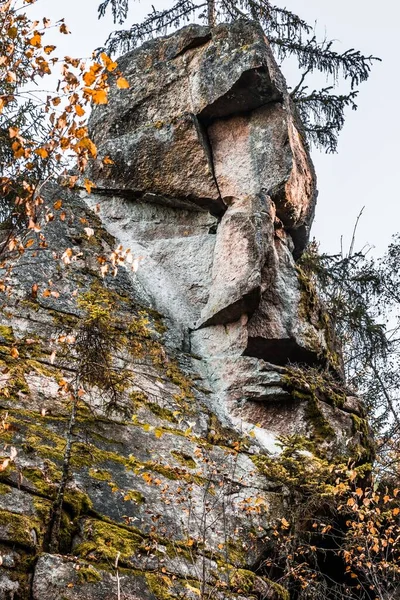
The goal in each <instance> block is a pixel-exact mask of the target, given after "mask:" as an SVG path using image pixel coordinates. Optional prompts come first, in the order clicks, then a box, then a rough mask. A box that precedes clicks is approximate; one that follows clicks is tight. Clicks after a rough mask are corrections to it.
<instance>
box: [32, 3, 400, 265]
mask: <svg viewBox="0 0 400 600" xmlns="http://www.w3.org/2000/svg"><path fill="white" fill-rule="evenodd" d="M99 1H100V0H39V2H38V3H37V4H36V5H35V6H34V8H33V10H34V12H35V16H39V17H41V16H44V15H45V16H48V17H49V18H51V19H52V20H53V21H55V20H57V19H60V18H62V17H65V19H66V22H67V24H68V26H69V28H70V30H71V32H72V33H71V35H69V36H61V37H58V36H57V39H56V40H55V42H54V43H56V44H57V46H58V48H59V52H61V53H63V54H68V55H70V56H89V55H90V54H91V52H92V50H93V49H94V48H95V47H97V46H99V45H101V44H102V43H103V42H104V40H105V38H106V37H107V35H108V33H109V32H110V31H111V30H112V29H113V28H114V26H113V23H112V20H111V18H104V19H102V20H100V21H98V20H97V6H98V4H99ZM276 1H277V3H278V0H276ZM152 4H154V5H155V6H156V8H160V7H164V6H168V5H169V4H170V2H167V0H161V1H160V2H158V3H157V1H156V0H151V1H149V0H142V1H141V2H133V1H132V2H131V12H130V18H129V19H128V21H127V23H126V26H128V25H129V24H130V23H132V22H137V21H140V20H141V19H142V18H143V16H144V15H145V14H147V13H148V12H149V11H150V10H151V5H152ZM279 4H282V5H284V6H286V7H287V8H290V9H292V10H293V11H295V12H297V13H298V14H299V15H301V16H302V17H303V18H305V19H306V20H307V21H309V22H312V23H313V22H314V21H315V20H316V21H317V23H318V31H320V32H321V34H322V35H323V34H324V32H325V31H326V34H327V36H328V37H329V38H334V39H335V40H337V49H339V50H342V51H343V50H346V49H348V48H356V49H360V50H361V51H362V52H363V53H365V54H374V55H376V56H379V57H381V58H382V59H383V62H382V63H377V64H376V66H375V67H374V68H373V71H372V75H371V77H370V79H369V81H368V82H367V83H364V84H362V86H361V90H360V95H359V99H358V104H359V110H358V111H357V112H353V111H350V112H349V114H348V118H347V121H346V124H345V127H344V130H343V132H342V134H341V138H340V142H339V148H338V154H337V155H324V154H321V153H320V152H317V151H314V152H313V158H314V163H315V166H316V170H317V176H318V188H319V200H318V206H317V212H316V219H315V223H314V227H313V234H314V235H315V237H316V238H317V239H318V240H319V241H320V242H321V249H322V250H323V251H327V252H336V251H338V250H339V248H340V236H341V235H343V236H344V245H345V247H346V245H348V244H349V242H350V238H351V234H352V230H353V227H354V223H355V220H356V217H357V215H358V213H359V212H360V210H361V208H362V207H363V206H365V210H364V214H363V217H362V219H361V222H360V225H359V228H358V235H357V240H358V244H357V246H358V248H360V247H362V246H363V245H364V244H371V245H373V246H375V251H374V253H376V254H381V253H383V251H384V250H385V247H386V246H387V244H388V243H389V241H390V237H391V235H392V234H394V233H397V232H398V231H400V202H399V200H400V198H399V185H398V182H397V177H398V172H399V147H398V140H399V138H400V120H399V116H398V115H399V109H398V104H399V92H400V81H399V58H400V56H399V54H400V53H399V43H398V40H399V33H400V3H398V2H396V1H395V0H381V1H380V3H379V6H376V5H375V3H372V2H365V0H335V1H332V0H282V2H279ZM51 35H52V34H51ZM291 75H292V73H287V76H288V79H289V80H290V76H291ZM290 83H292V84H293V83H294V82H293V81H291V82H290Z"/></svg>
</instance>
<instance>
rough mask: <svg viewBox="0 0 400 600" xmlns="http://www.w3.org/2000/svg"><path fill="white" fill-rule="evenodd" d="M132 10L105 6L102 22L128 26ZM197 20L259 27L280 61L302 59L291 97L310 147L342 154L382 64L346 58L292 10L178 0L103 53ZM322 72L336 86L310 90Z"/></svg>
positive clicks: (124, 3)
mask: <svg viewBox="0 0 400 600" xmlns="http://www.w3.org/2000/svg"><path fill="white" fill-rule="evenodd" d="M128 9H129V0H103V1H102V2H101V4H100V6H99V9H98V10H99V17H102V16H104V15H105V14H106V12H107V10H111V12H112V15H113V18H114V22H115V23H119V24H122V23H124V22H125V21H126V19H127V18H128ZM194 18H195V19H196V20H197V21H198V22H205V23H207V24H208V25H209V26H211V27H213V26H215V25H216V24H217V23H218V22H230V21H233V20H236V19H239V18H246V19H251V20H255V21H258V22H259V23H260V25H261V26H262V27H263V29H264V31H265V33H266V35H267V37H268V39H269V41H270V43H271V46H272V49H273V50H274V52H275V54H276V57H277V59H278V60H279V61H283V60H284V59H286V58H289V57H291V56H294V57H295V58H296V59H297V62H298V66H299V71H300V78H299V82H298V83H297V85H295V86H293V87H292V88H291V96H292V99H293V101H294V102H295V103H296V105H297V107H298V110H299V113H300V116H301V119H302V121H303V125H304V130H305V133H306V135H307V138H308V140H309V142H310V144H311V145H314V146H316V147H318V148H320V149H324V150H325V151H326V152H336V150H337V143H338V135H339V133H340V131H341V129H342V127H343V125H344V120H345V111H346V109H348V108H350V109H353V110H356V109H357V104H356V98H357V95H358V89H357V88H358V87H359V85H360V83H362V82H363V81H366V80H367V79H368V77H369V75H370V71H371V66H372V64H373V62H374V61H376V60H379V59H377V58H376V57H374V56H372V55H370V56H365V55H363V54H362V53H361V52H360V51H358V50H354V49H353V48H351V49H349V50H347V51H345V52H342V53H340V52H337V51H335V50H334V48H333V42H332V41H328V40H326V39H324V40H318V39H317V37H316V35H315V30H314V27H312V26H311V25H310V24H308V23H307V22H306V21H304V20H303V19H302V18H301V17H300V16H298V15H297V14H295V13H293V12H291V11H290V10H287V9H286V8H281V7H279V6H274V5H273V4H271V3H270V0H207V1H203V0H197V2H196V0H177V1H176V2H175V3H174V4H173V5H172V6H171V7H170V8H168V9H164V10H157V9H156V8H155V7H154V6H152V11H151V12H150V14H149V15H148V16H147V17H146V18H145V19H144V20H143V21H142V22H141V23H135V24H134V25H132V26H131V27H130V28H129V29H126V30H120V31H115V32H113V33H112V34H111V35H110V36H109V38H108V40H107V42H106V44H105V48H104V49H102V50H106V51H107V52H108V53H110V54H113V55H115V54H119V53H124V52H127V51H129V50H132V49H133V48H136V47H137V46H138V45H140V44H141V43H142V42H144V41H146V40H148V39H151V38H153V37H155V36H157V35H162V34H166V33H168V32H169V31H171V29H174V28H177V27H180V26H181V25H183V24H185V23H188V22H189V21H190V20H192V19H194ZM316 71H319V72H321V73H323V74H325V75H326V76H327V78H328V80H329V81H330V85H328V86H326V87H324V88H323V89H312V88H311V89H310V88H309V85H308V84H307V81H308V80H309V76H310V75H312V73H314V72H316ZM340 80H345V81H346V82H347V83H348V84H349V86H348V90H347V92H346V93H341V94H337V93H335V88H336V87H337V85H338V83H339V81H340Z"/></svg>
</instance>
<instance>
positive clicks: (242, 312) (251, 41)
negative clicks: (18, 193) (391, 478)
mask: <svg viewBox="0 0 400 600" xmlns="http://www.w3.org/2000/svg"><path fill="white" fill-rule="evenodd" d="M119 69H120V70H121V71H123V73H124V76H125V77H126V78H127V79H128V80H129V82H130V88H129V89H128V90H122V91H121V90H117V88H116V87H112V89H111V94H110V102H109V104H108V105H106V106H104V107H100V108H96V109H95V110H94V112H93V116H92V118H91V129H92V135H93V137H94V139H95V141H96V144H97V147H98V150H99V157H100V159H101V158H102V157H104V156H106V155H107V156H109V157H110V158H111V159H112V161H113V163H112V164H103V163H101V160H100V159H99V161H98V163H96V164H94V165H93V166H92V167H91V169H92V172H91V174H90V178H91V179H93V180H94V181H95V183H96V186H97V187H96V190H93V192H92V194H90V195H88V194H87V193H86V192H85V190H80V189H75V190H69V189H67V188H65V187H62V186H59V185H56V184H54V185H48V186H47V187H46V189H45V190H44V192H43V196H44V200H45V206H44V211H45V210H46V208H48V209H49V210H52V212H54V211H55V208H54V207H55V206H58V208H59V207H60V203H59V200H61V201H62V213H61V215H56V218H55V219H54V220H50V222H49V223H48V224H47V225H46V227H45V228H44V232H45V236H46V243H47V246H46V247H45V248H44V247H42V248H41V250H40V251H39V252H34V247H33V250H32V252H31V253H30V254H29V256H28V257H27V255H22V256H19V257H17V258H15V264H14V270H13V272H12V274H11V275H10V278H9V280H8V285H9V286H10V290H12V293H7V294H5V295H4V298H2V312H1V314H0V367H1V375H0V377H1V392H0V416H1V418H0V465H1V468H0V600H28V599H30V600H31V599H33V600H50V599H51V600H78V599H80V600H81V599H82V600H95V599H103V600H111V599H112V598H115V599H116V600H117V599H119V598H123V599H124V600H133V599H135V600H136V599H139V600H142V599H143V600H147V599H148V600H154V599H158V600H173V598H182V597H185V598H193V599H195V598H198V597H199V595H200V596H201V595H202V594H203V595H204V594H205V593H207V595H208V596H209V595H211V594H212V595H213V596H215V597H216V598H220V599H221V600H223V599H224V598H228V597H229V598H230V599H235V598H237V599H238V600H239V599H244V598H261V597H262V598H266V599H267V600H268V599H269V600H278V599H279V598H287V594H286V592H285V590H284V589H283V588H282V587H281V586H280V585H277V584H276V582H273V581H270V580H269V579H268V578H267V577H266V576H265V574H263V573H262V571H260V570H259V569H258V566H259V565H260V557H262V556H264V557H265V554H266V552H267V548H268V544H269V541H268V540H269V538H270V530H271V527H272V525H273V523H274V519H276V518H279V516H280V515H282V514H283V512H282V511H283V509H284V493H283V492H282V487H281V484H279V483H278V482H277V481H274V480H273V478H268V476H267V475H266V474H265V470H263V469H261V470H259V468H258V467H259V465H260V461H259V460H258V459H259V458H260V456H261V457H263V456H271V455H273V454H274V453H276V452H277V451H278V446H277V438H278V436H281V435H297V436H300V437H303V438H304V439H307V440H308V441H309V442H310V443H311V447H312V443H313V442H314V443H315V452H316V453H318V452H319V453H321V452H324V453H325V455H326V456H334V455H338V454H343V453H347V454H348V453H354V456H355V457H356V458H357V459H359V460H365V457H366V450H365V447H364V446H365V442H366V439H365V424H364V420H363V413H362V408H361V407H360V404H359V402H358V401H357V399H354V398H350V397H348V398H346V397H345V396H344V395H342V396H341V397H340V398H339V401H338V398H337V397H336V396H335V395H334V394H332V393H330V390H331V388H330V387H329V385H326V386H325V387H324V389H320V390H316V391H314V390H313V389H312V390H311V389H308V388H307V386H308V383H307V382H305V383H304V382H303V383H301V381H300V380H299V375H298V373H297V371H296V369H294V368H293V366H292V364H293V363H305V364H307V365H308V366H311V367H312V366H314V367H321V368H325V369H327V370H330V371H331V372H332V373H334V376H336V377H339V374H340V357H339V356H338V355H337V353H336V351H335V348H334V347H333V342H332V335H331V332H330V330H329V323H328V320H327V317H326V316H325V315H324V313H323V310H322V309H321V306H320V304H319V302H318V299H317V298H316V297H315V294H314V292H313V289H312V285H311V284H310V282H309V281H308V280H307V279H306V277H305V275H304V274H303V273H302V272H301V270H300V269H299V268H298V267H297V266H296V263H295V259H297V258H298V257H299V256H300V255H301V253H302V251H303V249H304V246H305V243H306V241H307V237H308V232H309V227H310V225H311V221H312V217H313V213H314V207H315V199H316V191H315V177H314V172H313V167H312V164H311V161H310V158H309V155H308V152H307V149H306V146H305V144H304V141H303V138H302V133H301V127H300V126H299V124H298V122H297V117H296V113H295V110H294V108H293V106H292V104H291V101H290V98H289V96H288V93H287V90H286V86H285V82H284V80H283V77H282V75H281V73H280V72H279V70H278V68H277V66H276V64H275V61H274V59H273V56H272V54H271V51H270V49H269V46H268V42H267V40H266V39H265V38H264V36H263V33H262V31H261V30H260V29H259V27H258V26H257V25H255V24H254V23H249V22H237V23H234V24H231V25H220V26H218V27H216V28H215V29H213V30H212V31H210V30H209V29H208V28H204V27H200V26H189V27H186V28H184V29H182V30H181V31H179V32H177V33H175V34H173V35H172V36H170V37H167V38H162V39H159V40H155V41H152V42H149V43H147V44H145V45H144V46H142V47H141V48H140V49H138V50H136V51H134V52H132V53H129V54H127V55H125V56H124V57H122V58H121V59H120V61H119ZM108 162H109V161H108ZM94 206H96V207H98V206H99V207H100V211H99V212H98V210H97V208H96V211H92V210H91V208H93V207H94ZM59 217H61V218H59ZM88 228H89V230H90V229H93V230H94V232H95V233H94V235H93V236H92V235H89V236H88ZM119 244H122V245H123V246H124V247H125V248H130V249H131V251H132V253H133V254H134V256H135V257H136V259H138V261H139V269H138V270H137V272H135V273H132V272H131V271H130V270H129V269H125V268H124V267H120V269H119V270H118V273H117V275H116V276H115V277H114V276H112V275H106V276H105V277H102V276H101V274H100V267H101V266H102V265H104V264H107V257H108V256H109V255H110V254H111V252H112V251H113V249H115V247H117V246H118V245H119ZM66 249H70V251H69V252H68V253H67V255H65V254H64V252H65V250H66ZM63 256H64V260H63V259H62V257H63ZM65 256H67V259H65ZM103 274H104V273H103ZM36 286H37V287H36ZM93 306H94V307H95V309H96V310H100V309H102V308H104V307H105V306H106V307H107V310H109V323H110V327H111V328H112V331H113V335H114V337H115V336H116V335H118V336H120V337H119V338H118V341H117V343H116V344H115V348H114V353H115V356H114V357H113V359H114V362H115V364H116V365H117V366H118V369H119V371H120V372H123V373H125V374H126V378H125V379H124V385H123V386H122V385H121V386H120V389H119V395H118V399H117V401H115V398H114V402H113V403H110V401H109V399H108V397H107V394H106V393H105V391H104V389H102V388H101V387H99V386H97V387H96V386H95V387H93V389H90V390H89V391H88V390H86V392H85V395H84V396H83V397H82V398H81V399H80V400H79V406H78V412H77V416H76V422H75V425H74V427H73V430H72V456H71V461H70V469H69V470H70V474H69V475H70V476H69V480H68V484H67V488H66V492H65V496H64V502H63V506H62V515H61V528H60V535H59V548H58V549H57V550H54V548H53V547H52V544H51V535H50V533H51V530H52V527H53V526H54V506H55V504H54V503H55V500H56V498H57V492H58V490H59V484H60V481H61V479H62V469H63V461H64V458H65V448H66V443H67V437H66V436H67V431H68V427H69V425H68V424H69V423H70V418H71V399H70V396H69V395H68V394H67V393H66V392H65V390H66V382H67V383H68V382H69V381H74V380H75V379H76V375H77V373H79V360H78V355H77V351H76V349H74V344H75V342H76V339H77V337H78V339H79V335H81V333H82V331H84V328H85V327H87V326H88V325H87V323H88V314H89V313H88V311H90V310H91V308H90V307H92V308H93ZM96 314H97V313H96ZM118 332H119V333H118ZM99 335H100V334H99ZM55 349H57V352H55ZM15 350H17V352H16V351H15ZM321 378H322V379H323V375H321ZM309 387H310V386H309ZM363 431H364V433H363ZM310 456H311V455H310Z"/></svg>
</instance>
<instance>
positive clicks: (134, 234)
mask: <svg viewBox="0 0 400 600" xmlns="http://www.w3.org/2000/svg"><path fill="white" fill-rule="evenodd" d="M119 68H120V69H121V70H122V72H123V73H124V76H125V77H126V78H127V79H128V80H129V82H130V88H129V89H128V90H125V91H123V92H122V93H121V91H120V90H117V89H112V90H111V95H110V102H109V104H108V105H106V106H101V107H98V108H96V109H95V110H94V112H93V115H92V117H91V131H92V136H93V138H94V141H95V142H96V144H97V147H98V150H99V154H100V155H101V156H105V155H107V156H109V157H110V158H111V159H112V161H113V164H112V165H109V166H106V167H102V169H101V170H98V169H97V167H96V165H94V166H93V172H92V175H91V176H92V178H93V179H95V180H96V181H97V182H98V186H99V187H100V188H101V189H102V190H108V194H113V195H114V198H113V200H111V201H109V202H108V203H107V206H106V207H105V211H103V218H105V219H106V221H107V222H108V227H109V228H110V230H111V232H112V233H113V234H114V235H116V237H117V238H118V239H122V241H123V242H124V243H125V244H126V245H128V246H129V247H130V248H131V249H132V250H133V251H134V252H135V253H139V254H140V255H142V256H143V257H144V258H143V260H142V262H141V265H140V269H139V272H138V273H137V278H138V280H139V281H140V282H141V283H142V285H143V287H144V288H145V289H146V290H147V292H148V293H149V294H150V296H151V297H152V300H153V302H154V304H155V307H156V308H157V310H159V311H160V312H161V313H162V314H164V315H168V317H169V318H170V319H171V321H172V322H173V323H174V327H175V329H176V330H177V331H179V332H180V336H181V338H182V339H185V340H186V342H187V344H188V345H189V347H193V348H195V353H196V354H198V355H199V356H201V357H202V358H203V363H205V364H206V363H210V362H212V365H213V369H216V368H217V365H218V364H219V363H221V369H222V371H224V372H225V376H226V374H227V372H228V371H229V369H227V360H228V359H227V354H228V355H229V357H231V358H232V359H233V360H235V361H238V360H240V361H242V362H244V363H245V364H248V365H249V373H248V377H249V378H250V379H251V378H252V377H253V375H254V373H253V370H252V367H251V366H250V365H251V364H253V363H254V364H256V365H257V368H259V365H260V364H261V363H260V361H266V362H270V363H272V364H276V365H280V366H284V365H286V364H288V363H290V362H305V363H307V364H311V365H312V364H321V365H322V364H324V360H325V359H324V356H325V355H326V354H327V353H328V352H329V351H330V350H331V349H330V348H329V343H330V342H329V340H328V339H327V336H326V332H325V331H324V328H323V327H322V326H321V324H320V323H319V315H318V314H312V313H313V310H314V309H315V310H314V312H315V313H318V310H319V309H318V306H317V305H316V306H315V307H314V308H313V309H310V310H306V308H305V307H304V306H303V296H304V291H303V290H302V285H301V281H300V280H299V277H298V271H297V267H296V265H295V259H296V258H298V257H299V256H300V254H301V253H302V251H303V249H304V247H305V244H306V243H307V240H308V233H309V229H310V226H311V223H312V219H313V215H314V209H315V202H316V195H317V194H316V182H315V175H314V170H313V165H312V163H311V160H310V157H309V154H308V150H307V148H306V146H305V145H304V143H303V137H302V132H301V128H300V127H299V122H298V118H297V115H296V112H295V109H294V107H293V105H292V102H291V100H290V97H289V95H288V93H287V89H286V84H285V81H284V79H283V77H282V74H281V73H280V71H279V69H278V67H277V65H276V63H275V60H274V58H273V56H272V54H271V50H270V48H269V45H268V42H267V40H266V39H265V37H264V35H263V33H262V31H261V30H260V29H259V27H258V26H257V25H256V24H254V23H249V22H244V21H239V22H236V23H234V24H231V25H229V26H228V25H219V26H217V27H216V28H215V29H214V30H212V32H210V31H209V30H208V29H207V28H204V27H200V26H194V25H193V26H189V27H186V28H184V29H183V30H181V31H180V32H178V33H176V34H174V35H172V36H170V37H167V38H162V39H160V40H155V41H154V42H151V43H148V44H145V45H144V46H143V47H142V48H141V49H139V50H135V51H133V52H131V53H129V54H127V55H125V56H124V57H122V58H121V59H120V61H119ZM121 197H122V198H123V200H121ZM96 201H97V200H96V195H94V196H92V198H91V199H89V202H91V203H93V204H94V203H95V202H96ZM121 202H123V208H122V207H121ZM116 213H117V214H118V218H116V216H115V215H116ZM150 215H152V216H153V217H154V218H150ZM121 234H122V238H121ZM221 328H222V329H224V328H225V329H227V328H228V329H230V330H233V329H235V330H237V331H238V334H237V335H235V336H234V339H233V338H232V339H231V340H230V343H229V345H228V348H226V347H225V346H226V343H225V341H224V342H221V337H223V336H221V333H220V331H221ZM221 343H222V345H223V347H224V348H221ZM210 344H211V346H212V349H211V346H210ZM210 353H211V354H210ZM248 357H251V358H252V360H251V361H250V362H249V360H248ZM253 358H254V359H257V360H256V361H253ZM245 370H246V369H245ZM240 378H241V380H240V381H229V382H228V383H229V387H232V386H234V387H237V388H238V389H240V390H241V392H240V394H242V395H243V398H244V399H246V398H247V399H250V398H249V392H248V391H246V389H245V387H246V386H245V381H246V376H244V375H243V373H242V372H240ZM221 379H222V380H223V379H224V377H221V378H220V377H219V375H218V376H217V377H216V381H217V392H218V394H219V396H220V397H221V394H222V392H223V395H224V394H225V388H224V390H222V389H221V385H223V386H225V383H224V384H222V381H221ZM258 379H259V378H258ZM261 379H262V378H261ZM260 383H261V385H262V381H261V380H260ZM226 394H227V396H226V397H227V399H226V402H225V404H226V405H230V403H232V401H233V398H236V396H238V395H239V396H240V394H239V392H238V390H236V391H235V393H234V394H233V395H232V393H229V392H226ZM258 394H259V392H258V391H257V392H255V395H256V396H257V395H258ZM262 394H263V392H262ZM283 395H284V394H283ZM280 396H282V394H280ZM229 410H230V409H229ZM228 412H229V411H228ZM236 412H237V411H236ZM239 412H240V411H239Z"/></svg>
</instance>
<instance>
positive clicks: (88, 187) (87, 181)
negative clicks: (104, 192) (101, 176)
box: [84, 179, 96, 194]
mask: <svg viewBox="0 0 400 600" xmlns="http://www.w3.org/2000/svg"><path fill="white" fill-rule="evenodd" d="M84 186H85V189H86V191H87V193H88V194H90V193H91V191H92V188H94V187H96V186H95V184H94V183H93V181H90V179H85V183H84Z"/></svg>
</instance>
